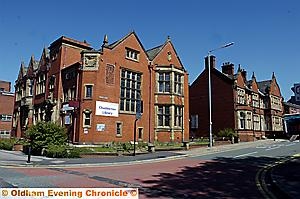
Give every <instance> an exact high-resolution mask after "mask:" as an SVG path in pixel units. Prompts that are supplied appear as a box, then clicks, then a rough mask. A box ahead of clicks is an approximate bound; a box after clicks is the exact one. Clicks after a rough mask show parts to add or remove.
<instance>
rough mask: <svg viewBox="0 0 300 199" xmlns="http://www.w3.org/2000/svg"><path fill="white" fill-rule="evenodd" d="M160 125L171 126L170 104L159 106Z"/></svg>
mask: <svg viewBox="0 0 300 199" xmlns="http://www.w3.org/2000/svg"><path fill="white" fill-rule="evenodd" d="M157 116H158V126H168V127H169V126H170V117H171V115H170V106H164V105H160V106H158V112H157Z"/></svg>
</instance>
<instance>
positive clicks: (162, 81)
mask: <svg viewBox="0 0 300 199" xmlns="http://www.w3.org/2000/svg"><path fill="white" fill-rule="evenodd" d="M170 75H171V74H170V73H169V72H166V73H159V77H158V89H159V90H158V91H159V92H160V93H170V91H171V89H170V85H171V80H170Z"/></svg>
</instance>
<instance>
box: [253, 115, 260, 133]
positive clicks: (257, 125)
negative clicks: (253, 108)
mask: <svg viewBox="0 0 300 199" xmlns="http://www.w3.org/2000/svg"><path fill="white" fill-rule="evenodd" d="M259 120H260V117H259V115H253V122H254V130H260V121H259Z"/></svg>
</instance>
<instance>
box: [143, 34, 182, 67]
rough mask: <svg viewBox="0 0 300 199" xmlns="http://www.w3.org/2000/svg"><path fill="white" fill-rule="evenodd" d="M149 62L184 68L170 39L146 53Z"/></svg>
mask: <svg viewBox="0 0 300 199" xmlns="http://www.w3.org/2000/svg"><path fill="white" fill-rule="evenodd" d="M147 55H148V58H149V60H151V61H153V62H154V64H158V65H171V64H172V65H174V66H175V67H176V66H177V67H180V68H184V67H183V64H182V62H181V60H180V58H179V56H178V54H177V52H176V49H175V47H174V45H173V43H172V42H171V40H170V37H168V38H167V40H166V42H165V43H164V44H162V45H159V46H157V47H155V48H152V49H150V50H148V51H147Z"/></svg>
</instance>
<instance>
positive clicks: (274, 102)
mask: <svg viewBox="0 0 300 199" xmlns="http://www.w3.org/2000/svg"><path fill="white" fill-rule="evenodd" d="M271 108H272V109H275V110H281V100H280V98H279V97H275V96H271Z"/></svg>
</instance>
